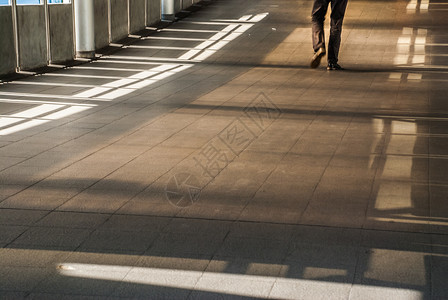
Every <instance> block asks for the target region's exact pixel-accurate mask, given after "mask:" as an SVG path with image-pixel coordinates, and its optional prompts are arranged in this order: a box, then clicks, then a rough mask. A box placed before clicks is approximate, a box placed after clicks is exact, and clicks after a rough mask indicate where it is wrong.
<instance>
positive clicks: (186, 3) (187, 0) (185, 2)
mask: <svg viewBox="0 0 448 300" xmlns="http://www.w3.org/2000/svg"><path fill="white" fill-rule="evenodd" d="M192 4H193V0H182V6H183V7H182V8H188V7H190V6H191V5H192Z"/></svg>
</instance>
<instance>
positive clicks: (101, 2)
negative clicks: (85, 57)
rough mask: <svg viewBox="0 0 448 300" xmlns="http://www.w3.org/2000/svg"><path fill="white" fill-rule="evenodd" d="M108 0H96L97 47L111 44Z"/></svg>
mask: <svg viewBox="0 0 448 300" xmlns="http://www.w3.org/2000/svg"><path fill="white" fill-rule="evenodd" d="M107 2H108V0H95V6H94V7H95V8H94V9H95V25H94V26H95V48H96V49H101V48H103V47H106V46H107V45H109V23H108V22H109V21H108V17H107V16H108V14H109V12H108V5H107Z"/></svg>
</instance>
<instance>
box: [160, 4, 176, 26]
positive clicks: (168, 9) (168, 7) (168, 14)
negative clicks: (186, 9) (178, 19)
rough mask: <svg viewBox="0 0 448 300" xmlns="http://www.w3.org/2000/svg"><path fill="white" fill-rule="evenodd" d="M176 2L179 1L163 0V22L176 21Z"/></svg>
mask: <svg viewBox="0 0 448 300" xmlns="http://www.w3.org/2000/svg"><path fill="white" fill-rule="evenodd" d="M174 1H179V0H162V20H163V21H174V20H175V16H174V15H175V14H176V12H175V11H174V10H175V5H174Z"/></svg>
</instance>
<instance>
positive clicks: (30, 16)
mask: <svg viewBox="0 0 448 300" xmlns="http://www.w3.org/2000/svg"><path fill="white" fill-rule="evenodd" d="M17 19H18V31H19V53H20V55H19V65H20V67H21V68H22V69H25V70H26V69H32V68H37V67H43V66H46V65H47V42H46V28H45V7H44V6H43V5H20V6H17Z"/></svg>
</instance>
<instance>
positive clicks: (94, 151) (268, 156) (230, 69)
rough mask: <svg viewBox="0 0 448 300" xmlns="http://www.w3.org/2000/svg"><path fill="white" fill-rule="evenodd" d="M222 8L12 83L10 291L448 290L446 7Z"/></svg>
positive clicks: (373, 294)
mask: <svg viewBox="0 0 448 300" xmlns="http://www.w3.org/2000/svg"><path fill="white" fill-rule="evenodd" d="M426 3H428V5H426ZM203 4H204V5H203V7H202V8H201V9H200V10H199V11H197V12H195V13H192V14H191V15H189V16H188V17H186V18H184V19H181V20H179V21H178V22H175V23H173V24H171V25H170V26H169V27H167V28H165V29H161V30H160V31H157V32H148V33H147V34H145V35H144V37H143V38H142V39H141V40H137V41H136V42H135V43H133V44H132V45H130V46H129V47H125V48H123V49H120V50H119V51H117V52H115V53H114V54H111V55H105V56H102V57H101V58H99V59H97V60H96V61H93V62H90V63H86V64H83V65H80V66H76V67H70V68H66V69H63V70H58V71H55V72H52V73H47V74H43V75H39V76H33V77H28V78H26V79H22V80H17V81H13V82H9V83H6V84H2V85H0V247H1V248H0V298H2V299H3V298H4V299H22V298H27V299H53V298H54V299H123V298H124V299H127V298H132V299H267V298H270V299H389V298H390V299H445V298H448V290H447V288H446V284H445V282H446V281H447V278H448V273H447V270H448V268H447V265H448V247H447V245H448V237H447V233H448V226H447V225H448V223H447V216H448V205H447V203H448V202H447V200H448V199H447V196H446V195H447V194H448V185H447V184H448V183H447V178H448V177H447V170H448V168H447V162H448V160H447V154H448V153H447V151H448V148H447V145H448V136H447V132H448V123H447V122H446V121H447V113H448V106H447V104H446V95H447V92H448V89H447V85H446V84H445V83H446V82H447V80H448V76H447V60H446V55H447V47H446V45H447V43H448V35H447V34H446V32H445V28H446V26H447V22H446V10H444V8H443V5H442V3H441V2H440V1H433V0H429V2H428V1H410V0H409V1H408V0H406V1H392V2H391V1H389V2H387V1H377V0H375V1H354V0H352V1H349V5H348V9H347V15H346V18H345V21H344V27H343V28H344V29H343V35H342V47H341V53H340V63H341V65H343V66H344V67H345V68H346V70H345V71H343V72H327V71H326V70H325V65H324V64H323V65H322V66H320V67H319V68H318V69H317V70H311V69H309V67H308V65H309V59H310V57H311V54H312V49H311V37H310V20H309V14H310V11H311V6H312V1H311V0H306V1H298V0H281V1H276V2H272V1H267V0H262V1H255V0H244V1H242V0H225V1H218V0H211V1H207V2H204V3H203ZM414 4H415V5H414ZM236 8H237V9H236Z"/></svg>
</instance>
